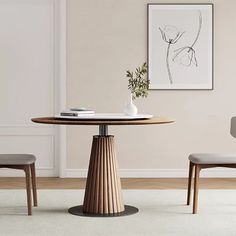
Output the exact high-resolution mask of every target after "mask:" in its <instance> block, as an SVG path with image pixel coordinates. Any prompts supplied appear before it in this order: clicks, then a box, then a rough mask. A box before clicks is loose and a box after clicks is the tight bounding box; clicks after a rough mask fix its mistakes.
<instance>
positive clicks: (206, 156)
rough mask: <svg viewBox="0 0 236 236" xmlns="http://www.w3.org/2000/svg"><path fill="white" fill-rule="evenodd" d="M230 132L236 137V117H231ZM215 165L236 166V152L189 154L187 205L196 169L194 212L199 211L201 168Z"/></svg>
mask: <svg viewBox="0 0 236 236" xmlns="http://www.w3.org/2000/svg"><path fill="white" fill-rule="evenodd" d="M230 133H231V135H232V136H233V137H234V138H236V117H233V118H232V119H231V129H230ZM235 153H236V150H235ZM213 167H228V168H236V154H235V155H221V154H213V153H194V154H190V155H189V177H188V194H187V205H190V200H191V186H192V178H193V171H194V169H195V176H194V197H193V214H196V213H197V204H198V188H199V175H200V171H201V169H205V168H213Z"/></svg>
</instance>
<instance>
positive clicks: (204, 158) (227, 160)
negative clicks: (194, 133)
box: [188, 153, 236, 164]
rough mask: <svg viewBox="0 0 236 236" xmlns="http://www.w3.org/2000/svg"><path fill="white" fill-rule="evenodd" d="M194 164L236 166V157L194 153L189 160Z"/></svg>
mask: <svg viewBox="0 0 236 236" xmlns="http://www.w3.org/2000/svg"><path fill="white" fill-rule="evenodd" d="M188 159H189V160H190V161H191V162H192V163H194V164H236V155H229V154H228V155H223V154H214V153H193V154H191V155H190V156H189V158H188Z"/></svg>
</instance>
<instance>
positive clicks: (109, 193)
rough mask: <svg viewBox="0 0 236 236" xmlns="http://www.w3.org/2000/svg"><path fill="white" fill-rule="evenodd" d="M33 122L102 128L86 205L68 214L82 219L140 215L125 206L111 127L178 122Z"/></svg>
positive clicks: (158, 119)
mask: <svg viewBox="0 0 236 236" xmlns="http://www.w3.org/2000/svg"><path fill="white" fill-rule="evenodd" d="M32 121H33V122H35V123H42V124H53V125H86V126H99V135H94V136H93V141H92V148H91V154H90V161H89V167H88V174H87V181H86V188H85V194H84V201H83V205H78V206H74V207H71V208H69V210H68V212H69V213H71V214H74V215H80V216H102V217H107V216H111V217H114V216H125V215H131V214H134V213H137V212H138V208H136V207H134V206H130V205H124V203H123V197H122V191H121V183H120V177H119V175H118V166H117V158H116V153H115V144H114V136H113V135H109V134H108V126H118V125H126V126H127V125H160V124H167V123H172V122H174V120H173V119H169V118H163V117H153V118H149V119H144V118H138V119H126V118H123V119H99V118H98V119H89V118H88V119H87V118H86V119H83V118H79V119H63V118H57V117H39V118H32Z"/></svg>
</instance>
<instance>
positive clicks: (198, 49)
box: [148, 4, 213, 90]
mask: <svg viewBox="0 0 236 236" xmlns="http://www.w3.org/2000/svg"><path fill="white" fill-rule="evenodd" d="M148 78H149V80H150V87H149V88H150V89H203V90H211V89H213V4H148Z"/></svg>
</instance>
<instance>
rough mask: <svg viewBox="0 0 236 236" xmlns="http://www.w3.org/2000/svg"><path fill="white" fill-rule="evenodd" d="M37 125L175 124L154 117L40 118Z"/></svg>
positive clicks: (162, 118) (36, 121)
mask: <svg viewBox="0 0 236 236" xmlns="http://www.w3.org/2000/svg"><path fill="white" fill-rule="evenodd" d="M31 120H32V121H33V122H35V123H42V124H53V125H152V124H166V123H172V122H174V120H173V119H169V118H164V117H153V118H151V119H139V120H125V119H123V120H103V119H102V120H94V119H93V120H89V119H84V120H82V119H79V120H69V119H58V118H55V117H38V118H32V119H31Z"/></svg>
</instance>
